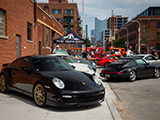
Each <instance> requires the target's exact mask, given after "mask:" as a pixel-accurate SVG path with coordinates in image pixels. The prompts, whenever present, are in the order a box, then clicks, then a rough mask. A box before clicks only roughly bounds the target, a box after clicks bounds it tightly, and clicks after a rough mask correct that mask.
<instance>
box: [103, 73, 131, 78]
mask: <svg viewBox="0 0 160 120" xmlns="http://www.w3.org/2000/svg"><path fill="white" fill-rule="evenodd" d="M100 76H101V77H105V78H109V79H112V78H113V79H127V78H128V74H107V73H100Z"/></svg>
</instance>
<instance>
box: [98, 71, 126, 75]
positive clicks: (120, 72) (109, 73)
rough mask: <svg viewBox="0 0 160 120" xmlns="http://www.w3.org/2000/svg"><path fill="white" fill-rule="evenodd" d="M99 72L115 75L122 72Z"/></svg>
mask: <svg viewBox="0 0 160 120" xmlns="http://www.w3.org/2000/svg"><path fill="white" fill-rule="evenodd" d="M101 73H106V74H117V75H122V74H123V72H112V71H102V72H101Z"/></svg>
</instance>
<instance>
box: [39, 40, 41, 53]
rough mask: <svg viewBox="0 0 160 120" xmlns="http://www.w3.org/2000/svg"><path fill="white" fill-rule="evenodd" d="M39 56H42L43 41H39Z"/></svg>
mask: <svg viewBox="0 0 160 120" xmlns="http://www.w3.org/2000/svg"><path fill="white" fill-rule="evenodd" d="M39 55H41V41H39Z"/></svg>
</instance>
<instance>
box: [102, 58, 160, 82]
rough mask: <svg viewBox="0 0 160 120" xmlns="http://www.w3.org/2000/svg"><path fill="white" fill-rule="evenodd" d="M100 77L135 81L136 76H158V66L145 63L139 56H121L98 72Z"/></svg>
mask: <svg viewBox="0 0 160 120" xmlns="http://www.w3.org/2000/svg"><path fill="white" fill-rule="evenodd" d="M100 76H101V77H106V78H108V79H110V80H112V79H128V80H130V81H135V80H136V79H137V78H147V77H156V78H159V77H160V67H159V66H153V65H149V64H148V63H146V62H145V61H144V60H143V59H140V58H121V59H118V60H115V61H114V62H112V63H111V64H109V66H108V67H107V68H105V69H103V70H102V71H101V73H100Z"/></svg>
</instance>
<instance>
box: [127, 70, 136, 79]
mask: <svg viewBox="0 0 160 120" xmlns="http://www.w3.org/2000/svg"><path fill="white" fill-rule="evenodd" d="M128 77H129V81H131V82H134V81H135V80H136V78H137V74H136V72H135V71H134V70H131V71H129V76H128Z"/></svg>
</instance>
